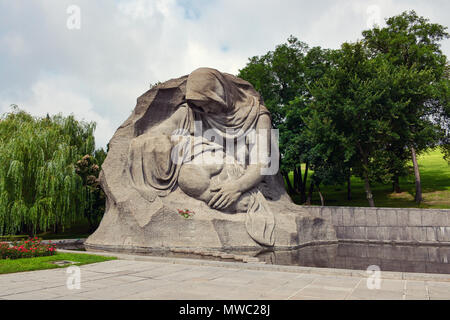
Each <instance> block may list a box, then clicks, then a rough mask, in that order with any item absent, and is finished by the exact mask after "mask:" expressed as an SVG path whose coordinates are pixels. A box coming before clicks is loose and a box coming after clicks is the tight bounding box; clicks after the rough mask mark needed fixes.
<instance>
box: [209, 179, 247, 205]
mask: <svg viewBox="0 0 450 320" xmlns="http://www.w3.org/2000/svg"><path fill="white" fill-rule="evenodd" d="M211 191H212V192H217V193H216V194H215V195H214V196H213V197H212V199H211V200H210V201H209V202H208V205H209V206H210V207H211V208H213V209H217V210H220V209H225V208H227V207H229V206H230V205H232V204H233V203H235V202H236V201H237V200H238V199H239V197H240V196H241V194H242V192H241V191H240V190H239V187H238V186H237V185H236V184H233V183H227V184H223V185H220V186H217V187H214V188H211Z"/></svg>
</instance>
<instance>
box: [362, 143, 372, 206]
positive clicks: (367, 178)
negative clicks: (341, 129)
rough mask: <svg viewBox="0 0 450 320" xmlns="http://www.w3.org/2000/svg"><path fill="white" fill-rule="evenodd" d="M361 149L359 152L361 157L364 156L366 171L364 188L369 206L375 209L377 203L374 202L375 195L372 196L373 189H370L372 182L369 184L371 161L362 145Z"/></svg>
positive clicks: (364, 169)
mask: <svg viewBox="0 0 450 320" xmlns="http://www.w3.org/2000/svg"><path fill="white" fill-rule="evenodd" d="M358 147H359V151H360V152H361V156H362V160H363V165H364V168H363V171H364V188H365V190H366V197H367V201H369V206H370V207H372V208H374V207H375V202H374V201H373V194H372V189H371V188H370V182H369V172H368V170H369V169H368V168H369V161H368V160H367V155H366V153H365V152H364V151H363V148H362V147H361V145H358Z"/></svg>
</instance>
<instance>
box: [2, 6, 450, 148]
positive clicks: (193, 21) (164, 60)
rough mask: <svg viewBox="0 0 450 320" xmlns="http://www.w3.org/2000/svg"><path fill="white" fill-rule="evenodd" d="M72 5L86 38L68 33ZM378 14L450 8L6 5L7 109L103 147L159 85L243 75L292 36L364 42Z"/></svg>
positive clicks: (439, 12) (444, 18)
mask: <svg viewBox="0 0 450 320" xmlns="http://www.w3.org/2000/svg"><path fill="white" fill-rule="evenodd" d="M69 5H77V6H78V7H79V8H80V9H81V21H82V23H81V29H80V30H68V29H67V28H66V21H67V18H68V14H67V12H66V9H67V7H68V6H69ZM369 6H377V7H379V9H380V13H381V16H382V20H384V18H385V17H388V16H392V15H395V14H399V13H401V12H402V11H404V10H409V9H415V10H416V11H417V12H418V14H419V15H423V16H426V17H429V18H430V19H431V20H432V21H433V22H437V23H441V24H444V25H445V24H447V23H448V21H449V13H448V12H450V4H449V3H448V1H444V0H435V1H426V0H423V1H421V0H415V1H409V0H396V1H393V0H371V1H360V0H347V1H331V0H322V1H314V2H313V3H311V2H309V1H298V0H281V1H273V0H114V1H111V0H96V1H92V0H58V1H54V0H36V1H32V2H30V1H25V0H15V1H9V0H0V46H1V47H0V70H2V71H1V72H0V104H1V106H3V107H2V109H3V111H6V110H7V106H9V105H10V104H12V103H15V104H18V105H20V106H21V107H23V108H25V109H26V110H28V111H30V112H32V113H33V114H45V113H47V112H48V113H55V112H60V111H61V112H64V113H70V112H73V113H74V114H75V115H76V116H79V117H82V118H85V119H87V120H90V121H96V122H98V126H97V132H96V137H97V141H98V143H99V145H102V146H104V145H105V144H106V143H107V141H109V139H110V138H111V136H112V134H113V133H114V131H115V130H116V128H117V127H118V126H119V125H120V124H121V123H122V122H123V121H125V119H126V118H127V117H128V115H129V114H130V112H131V110H132V109H133V108H134V106H135V103H136V98H137V97H138V96H140V95H141V94H143V93H144V92H145V91H146V90H147V89H148V88H149V85H150V84H151V83H155V82H157V81H165V80H168V79H170V78H175V77H179V76H182V75H184V74H188V73H189V72H191V71H192V70H194V69H196V68H198V67H201V66H210V67H215V68H218V69H219V70H221V71H224V72H230V73H237V72H238V69H240V68H242V67H244V66H245V64H246V62H247V59H248V58H249V57H251V56H254V55H261V54H264V53H265V52H267V51H268V50H272V49H273V48H274V47H275V46H276V45H278V44H281V43H283V42H285V41H286V39H287V37H288V36H289V35H291V34H293V35H295V36H297V37H298V38H299V39H300V40H302V41H305V42H307V43H308V44H310V45H311V46H316V45H320V46H323V47H328V48H337V47H339V45H340V44H341V43H342V42H344V41H354V40H356V39H357V38H359V37H361V31H362V30H364V29H366V28H367V21H368V20H367V19H369V18H370V17H369V16H368V15H369V13H368V12H367V8H368V7H369ZM25 22H26V23H25ZM443 48H444V51H445V53H447V54H450V43H449V41H447V42H446V43H445V44H444V46H443Z"/></svg>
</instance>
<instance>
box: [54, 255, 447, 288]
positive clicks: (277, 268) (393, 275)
mask: <svg viewBox="0 0 450 320" xmlns="http://www.w3.org/2000/svg"><path fill="white" fill-rule="evenodd" d="M58 251H59V252H65V253H82V254H94V255H101V256H107V257H116V258H118V259H120V260H132V261H147V262H159V263H171V264H185V265H192V266H210V267H222V268H230V269H240V270H260V271H273V272H290V273H305V274H317V275H324V276H326V275H332V276H347V277H359V278H367V277H368V276H369V275H368V274H367V271H366V270H347V269H331V268H312V267H300V266H282V265H270V264H261V263H252V262H248V263H240V262H221V261H208V260H197V259H185V258H167V257H153V256H138V255H128V254H122V253H112V252H107V253H106V252H95V251H71V250H58ZM381 276H382V278H383V279H392V280H416V281H438V282H450V275H447V274H431V273H409V272H391V271H382V275H381Z"/></svg>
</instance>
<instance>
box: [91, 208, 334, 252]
mask: <svg viewBox="0 0 450 320" xmlns="http://www.w3.org/2000/svg"><path fill="white" fill-rule="evenodd" d="M170 207H171V208H169V207H167V206H163V207H162V208H161V210H159V211H158V213H156V214H155V215H153V216H152V217H151V219H150V220H149V222H148V223H147V224H146V225H145V226H140V225H139V223H138V222H137V221H136V218H134V216H133V215H131V214H120V213H119V210H117V209H116V208H117V206H114V208H110V209H109V211H108V214H107V215H106V216H105V217H104V218H103V220H102V223H101V225H100V227H99V228H98V230H97V231H96V232H95V233H94V234H93V235H91V236H90V237H89V238H88V240H87V241H86V242H85V246H86V249H87V250H90V251H97V250H102V251H105V250H108V251H120V252H135V253H136V252H142V253H143V252H149V251H155V250H170V249H173V248H203V249H211V250H261V249H265V247H263V246H261V245H259V244H258V243H256V242H255V241H254V240H253V239H252V238H251V237H250V236H249V235H248V233H247V231H246V228H245V213H239V214H225V213H221V212H218V211H215V210H214V211H211V210H207V209H206V208H205V206H204V204H203V205H202V204H201V203H199V204H198V207H197V208H195V207H194V208H190V209H193V211H194V212H195V213H196V214H195V215H194V216H193V217H192V218H189V219H186V218H184V217H182V216H181V215H179V214H178V212H177V211H176V210H174V209H173V208H183V207H182V206H181V204H176V203H172V204H171V206H170ZM271 207H272V210H273V212H274V213H275V212H276V214H275V216H276V227H275V246H274V248H273V249H275V250H278V249H293V248H298V247H302V246H305V245H309V244H317V243H329V242H335V241H336V232H335V230H334V228H333V227H332V226H331V224H329V223H328V222H327V221H326V220H324V219H322V218H319V217H315V216H313V215H311V214H309V213H308V212H307V211H305V210H303V209H302V208H301V207H299V206H296V205H294V204H291V203H282V204H280V203H275V202H274V203H271ZM122 209H123V207H122Z"/></svg>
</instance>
